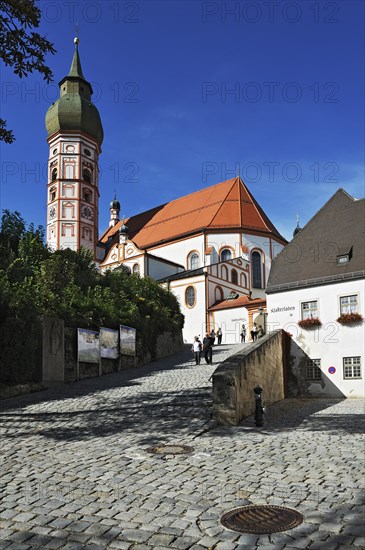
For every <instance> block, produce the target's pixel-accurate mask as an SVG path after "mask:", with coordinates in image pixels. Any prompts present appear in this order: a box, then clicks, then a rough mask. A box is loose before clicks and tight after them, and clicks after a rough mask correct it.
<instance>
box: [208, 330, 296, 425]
mask: <svg viewBox="0 0 365 550" xmlns="http://www.w3.org/2000/svg"><path fill="white" fill-rule="evenodd" d="M285 359H286V353H285V344H284V334H283V331H281V330H278V331H275V332H272V333H270V334H268V335H266V336H264V337H262V338H260V339H259V340H258V341H257V342H255V343H254V344H252V345H251V346H250V347H249V348H248V349H247V350H243V351H242V352H240V353H236V354H235V355H232V356H231V357H229V358H228V359H226V360H225V361H224V362H223V363H221V365H220V366H219V367H218V368H217V369H216V370H215V371H214V373H213V417H214V418H215V420H216V421H217V422H218V423H219V424H223V425H228V426H237V425H238V424H239V423H240V422H241V420H242V419H243V418H245V417H246V416H249V415H251V414H253V413H254V412H255V399H254V392H253V388H254V387H255V386H256V385H257V384H259V385H260V386H261V387H262V388H263V390H264V393H263V402H264V404H267V405H270V404H271V403H275V402H276V401H280V400H281V399H284V397H285V396H284V363H285Z"/></svg>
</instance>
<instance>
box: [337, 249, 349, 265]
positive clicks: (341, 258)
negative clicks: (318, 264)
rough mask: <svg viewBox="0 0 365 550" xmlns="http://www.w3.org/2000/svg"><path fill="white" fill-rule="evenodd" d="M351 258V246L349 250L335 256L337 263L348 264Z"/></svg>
mask: <svg viewBox="0 0 365 550" xmlns="http://www.w3.org/2000/svg"><path fill="white" fill-rule="evenodd" d="M351 258H352V247H351V248H350V250H346V251H343V253H342V254H338V255H337V256H336V262H337V265H343V264H348V263H349V261H350V260H351Z"/></svg>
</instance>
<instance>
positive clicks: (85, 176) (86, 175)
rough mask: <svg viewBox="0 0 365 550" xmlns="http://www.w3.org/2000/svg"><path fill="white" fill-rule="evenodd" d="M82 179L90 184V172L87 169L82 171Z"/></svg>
mask: <svg viewBox="0 0 365 550" xmlns="http://www.w3.org/2000/svg"><path fill="white" fill-rule="evenodd" d="M82 179H83V180H84V181H87V182H89V183H91V172H90V170H88V169H87V168H84V169H83V171H82Z"/></svg>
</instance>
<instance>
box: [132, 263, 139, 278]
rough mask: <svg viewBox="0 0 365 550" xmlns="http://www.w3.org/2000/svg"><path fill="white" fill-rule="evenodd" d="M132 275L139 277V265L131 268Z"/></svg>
mask: <svg viewBox="0 0 365 550" xmlns="http://www.w3.org/2000/svg"><path fill="white" fill-rule="evenodd" d="M133 273H134V274H135V275H139V264H134V266H133Z"/></svg>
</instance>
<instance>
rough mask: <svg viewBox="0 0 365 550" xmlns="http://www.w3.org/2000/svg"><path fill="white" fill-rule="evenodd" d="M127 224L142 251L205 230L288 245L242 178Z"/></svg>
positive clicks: (108, 234)
mask: <svg viewBox="0 0 365 550" xmlns="http://www.w3.org/2000/svg"><path fill="white" fill-rule="evenodd" d="M125 223H126V225H127V226H128V228H129V238H130V239H131V240H133V242H134V243H135V244H136V245H137V246H138V248H140V249H145V248H148V247H150V246H152V245H156V244H159V243H163V242H168V241H173V240H175V239H178V238H181V237H184V236H186V235H191V234H194V233H200V232H201V231H202V229H203V228H205V229H212V230H214V229H215V230H225V229H228V230H229V229H232V230H234V229H241V230H242V229H243V230H248V231H254V232H259V233H262V234H266V235H272V236H275V237H276V238H277V239H279V240H280V241H281V242H283V243H284V244H285V243H286V240H285V239H284V237H282V235H280V233H279V232H278V230H277V229H276V227H275V226H274V225H273V224H272V223H271V221H270V220H269V218H268V217H267V216H266V214H265V213H264V211H263V210H262V208H261V207H260V206H259V204H258V203H257V202H256V200H255V199H254V198H253V196H252V195H251V193H250V192H249V191H248V189H247V187H246V186H245V185H244V183H243V182H242V180H241V178H239V177H237V178H233V179H230V180H226V181H223V182H221V183H218V184H217V185H213V186H211V187H206V188H205V189H202V190H201V191H196V192H195V193H191V194H190V195H186V196H185V197H181V198H179V199H176V200H173V201H171V202H168V203H166V204H163V205H161V206H157V207H156V208H153V209H151V210H148V211H147V212H142V213H141V214H137V215H136V216H132V217H131V218H129V219H128V220H125ZM121 225H122V222H119V223H117V224H116V225H115V226H114V227H112V228H109V229H108V230H107V231H106V232H105V233H104V234H103V235H102V237H101V241H102V242H106V241H107V240H108V238H109V237H111V236H113V235H115V234H116V233H118V229H119V227H120V226H121ZM113 240H114V239H113Z"/></svg>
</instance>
